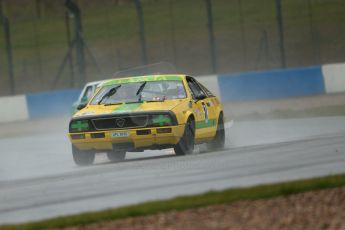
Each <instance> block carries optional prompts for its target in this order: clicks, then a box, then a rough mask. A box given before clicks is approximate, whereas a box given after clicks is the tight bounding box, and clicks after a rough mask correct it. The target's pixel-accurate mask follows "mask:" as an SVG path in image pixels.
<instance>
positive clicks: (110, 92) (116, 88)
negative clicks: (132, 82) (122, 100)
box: [98, 85, 121, 105]
mask: <svg viewBox="0 0 345 230" xmlns="http://www.w3.org/2000/svg"><path fill="white" fill-rule="evenodd" d="M120 87H121V85H117V86H115V87H113V88H111V89H110V90H109V91H108V92H107V93H106V94H104V95H103V97H102V98H101V100H100V101H99V102H98V104H99V105H100V104H101V103H102V101H103V100H104V99H105V98H109V97H111V96H113V95H114V94H115V93H116V92H117V90H118V89H119V88H120Z"/></svg>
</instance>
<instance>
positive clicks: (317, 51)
mask: <svg viewBox="0 0 345 230" xmlns="http://www.w3.org/2000/svg"><path fill="white" fill-rule="evenodd" d="M308 17H309V27H310V32H311V43H312V47H313V56H314V57H313V58H314V64H320V61H321V55H320V45H319V41H318V35H317V33H316V31H315V26H314V14H313V7H312V3H311V0H308Z"/></svg>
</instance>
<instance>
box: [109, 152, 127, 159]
mask: <svg viewBox="0 0 345 230" xmlns="http://www.w3.org/2000/svg"><path fill="white" fill-rule="evenodd" d="M107 156H108V159H109V160H110V161H123V160H124V159H125V157H126V152H125V151H109V152H107Z"/></svg>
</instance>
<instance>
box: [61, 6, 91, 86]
mask: <svg viewBox="0 0 345 230" xmlns="http://www.w3.org/2000/svg"><path fill="white" fill-rule="evenodd" d="M65 6H66V7H67V8H68V10H69V11H70V12H71V14H73V16H74V32H75V35H74V36H75V37H74V39H75V43H76V52H77V63H78V69H79V86H83V85H84V84H85V78H86V77H85V53H84V45H85V44H84V40H83V36H82V33H83V28H82V20H81V15H80V9H79V7H78V5H77V4H76V3H74V2H73V0H66V1H65Z"/></svg>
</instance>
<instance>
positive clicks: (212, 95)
mask: <svg viewBox="0 0 345 230" xmlns="http://www.w3.org/2000/svg"><path fill="white" fill-rule="evenodd" d="M196 82H197V83H198V85H199V86H200V88H201V89H202V90H203V91H204V92H205V93H206V95H207V97H214V94H213V93H212V92H211V91H210V90H208V89H207V88H206V87H205V86H204V85H203V84H201V83H200V82H198V81H196Z"/></svg>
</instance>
